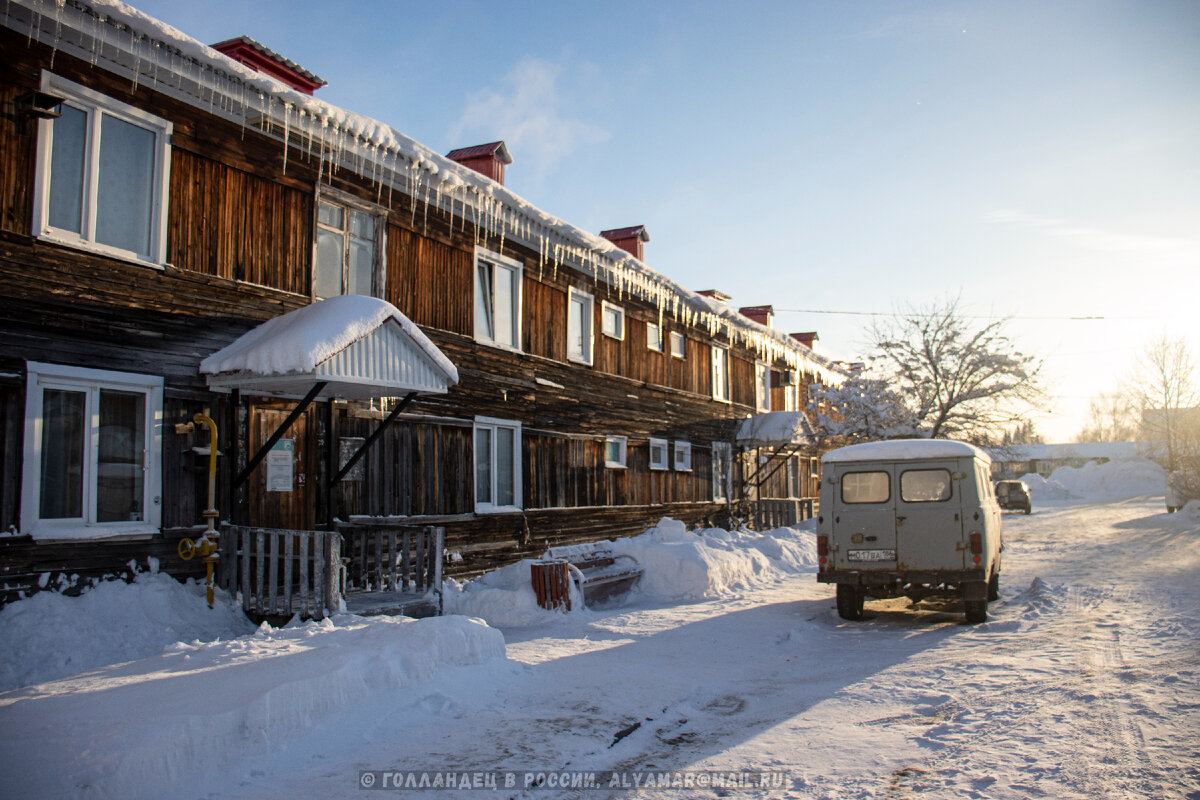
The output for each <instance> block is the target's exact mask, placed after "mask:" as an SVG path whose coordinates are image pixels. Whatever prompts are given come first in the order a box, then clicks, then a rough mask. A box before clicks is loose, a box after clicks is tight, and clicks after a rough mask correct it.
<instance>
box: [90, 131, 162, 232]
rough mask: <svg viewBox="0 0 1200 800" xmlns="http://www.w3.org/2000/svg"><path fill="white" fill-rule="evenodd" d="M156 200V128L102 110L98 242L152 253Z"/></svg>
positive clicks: (97, 214)
mask: <svg viewBox="0 0 1200 800" xmlns="http://www.w3.org/2000/svg"><path fill="white" fill-rule="evenodd" d="M153 204H154V132H153V131H149V130H146V129H145V128H141V127H139V126H137V125H133V124H131V123H129V122H126V121H125V120H122V119H117V118H116V117H113V116H109V115H108V114H105V115H103V116H102V117H101V118H100V175H99V178H98V180H97V187H96V241H97V242H100V243H101V244H108V245H112V246H113V247H120V248H122V249H123V250H132V251H133V252H135V253H138V254H140V255H148V254H149V253H150V221H151V217H152V209H153Z"/></svg>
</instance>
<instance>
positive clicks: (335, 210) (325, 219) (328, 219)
mask: <svg viewBox="0 0 1200 800" xmlns="http://www.w3.org/2000/svg"><path fill="white" fill-rule="evenodd" d="M344 213H345V211H344V210H343V209H342V207H341V206H335V205H333V204H332V203H321V204H320V206H318V208H317V222H320V223H321V224H322V225H328V226H329V227H331V228H336V229H337V230H339V231H340V230H342V229H344V228H345V223H344V221H343V219H342V215H343V214H344Z"/></svg>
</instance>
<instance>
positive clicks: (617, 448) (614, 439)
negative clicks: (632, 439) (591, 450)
mask: <svg viewBox="0 0 1200 800" xmlns="http://www.w3.org/2000/svg"><path fill="white" fill-rule="evenodd" d="M628 445H629V440H628V439H626V438H625V437H624V436H605V437H604V466H606V467H614V468H620V469H624V468H625V467H626V466H627V465H628V463H627V460H626V449H627V447H628Z"/></svg>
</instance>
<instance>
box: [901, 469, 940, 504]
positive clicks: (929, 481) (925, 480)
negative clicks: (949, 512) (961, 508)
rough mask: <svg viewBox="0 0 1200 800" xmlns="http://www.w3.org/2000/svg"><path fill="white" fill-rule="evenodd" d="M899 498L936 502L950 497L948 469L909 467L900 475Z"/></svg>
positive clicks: (914, 501) (919, 501)
mask: <svg viewBox="0 0 1200 800" xmlns="http://www.w3.org/2000/svg"><path fill="white" fill-rule="evenodd" d="M900 499H901V500H903V501H904V502H906V503H936V502H939V501H941V500H949V499H950V471H949V470H945V469H910V470H908V471H907V472H904V473H901V475H900Z"/></svg>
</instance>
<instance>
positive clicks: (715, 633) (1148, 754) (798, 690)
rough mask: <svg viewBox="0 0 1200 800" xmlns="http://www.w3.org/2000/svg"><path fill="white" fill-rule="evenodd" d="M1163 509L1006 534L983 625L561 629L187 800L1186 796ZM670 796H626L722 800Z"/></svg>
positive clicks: (716, 615)
mask: <svg viewBox="0 0 1200 800" xmlns="http://www.w3.org/2000/svg"><path fill="white" fill-rule="evenodd" d="M1161 510H1162V505H1161V500H1134V501H1125V502H1117V503H1109V504H1100V505H1087V506H1062V507H1057V508H1051V509H1046V508H1039V509H1037V511H1036V512H1035V513H1034V515H1033V516H1030V517H1025V516H1019V515H1017V516H1010V515H1006V516H1005V531H1006V541H1007V550H1006V553H1005V575H1004V582H1003V585H1002V589H1001V600H1000V601H999V602H998V603H994V604H992V607H991V619H990V620H989V622H988V623H986V624H984V625H980V626H967V625H964V624H962V617H961V614H960V613H959V610H958V609H957V608H953V607H950V606H945V607H943V608H940V609H939V608H937V607H934V606H929V605H926V606H923V607H920V608H919V609H917V610H911V609H909V608H908V603H907V601H903V600H901V601H889V602H886V603H871V604H869V605H868V608H869V609H872V610H873V613H872V614H871V615H870V617H869V618H868V620H866V621H864V622H861V623H848V622H843V621H842V620H840V619H838V617H837V616H836V613H835V612H834V610H833V603H832V599H831V597H830V592H829V589H828V588H827V587H822V586H818V585H817V584H816V583H815V581H813V579H812V577H811V576H804V577H802V578H796V579H794V580H789V581H787V582H785V583H783V584H781V585H779V586H778V587H776V588H774V589H770V590H766V591H761V592H754V593H752V594H748V595H746V596H741V597H735V598H725V599H721V600H715V601H710V602H702V603H696V604H691V605H686V606H681V607H668V608H661V607H660V608H638V609H636V610H623V611H620V610H618V611H613V612H608V613H603V612H602V613H598V614H596V615H595V616H594V617H593V618H592V619H590V620H589V621H588V622H587V623H586V625H585V626H583V628H584V629H583V630H581V629H580V627H581V623H580V621H579V620H578V619H574V618H573V617H574V616H575V615H572V617H567V618H564V619H563V621H562V622H561V624H560V625H557V626H555V627H554V628H553V629H547V628H546V627H539V628H537V629H527V630H525V631H515V630H512V631H507V632H506V638H507V640H508V655H509V658H510V659H511V660H512V661H513V662H516V664H517V665H523V666H518V667H516V668H514V669H511V670H510V671H509V672H508V674H506V675H504V676H502V677H500V678H498V677H497V676H496V675H495V673H494V672H493V673H491V674H489V675H488V677H487V678H486V679H485V680H482V681H481V682H480V683H478V684H476V685H475V686H474V687H473V688H463V683H462V682H461V681H455V682H453V683H452V684H449V683H448V684H447V686H446V687H445V688H433V689H427V690H426V694H425V695H424V696H423V697H421V698H420V700H419V702H418V704H417V705H416V706H415V707H409V708H407V709H403V710H397V711H396V712H395V714H394V715H390V714H389V715H388V717H389V718H386V719H383V718H381V719H378V720H375V721H373V723H372V724H370V725H366V726H363V727H359V728H356V729H342V730H339V731H337V732H336V733H331V732H329V731H325V732H324V733H323V734H322V735H321V736H319V737H314V739H313V741H312V742H308V743H302V742H297V743H296V744H297V746H296V747H291V748H289V750H288V752H287V753H286V754H282V755H281V756H280V757H279V758H278V759H277V760H276V761H275V763H274V764H273V763H272V762H271V761H268V762H267V763H266V764H262V765H255V767H254V769H253V771H252V772H247V771H246V769H245V768H243V769H242V771H241V774H240V775H239V777H238V782H239V783H241V785H240V786H233V785H230V786H226V787H221V788H219V789H218V790H217V791H215V792H214V793H213V794H211V795H205V794H204V793H203V792H201V793H200V795H202V796H211V797H219V798H226V797H230V798H232V797H238V798H240V797H256V796H264V792H266V793H271V794H275V795H277V796H289V795H290V796H295V797H310V796H313V797H315V796H321V797H354V798H360V799H361V798H362V797H363V794H362V790H360V789H359V788H358V786H357V780H358V777H359V774H360V771H362V770H389V769H406V770H411V769H429V770H443V771H444V770H455V771H475V770H479V771H495V770H512V771H514V772H516V773H517V776H518V786H517V788H516V789H515V790H511V791H508V792H505V791H504V789H503V787H501V788H500V789H499V790H498V791H497V792H496V794H498V795H499V796H518V797H523V796H529V797H553V796H576V793H574V792H555V791H552V790H550V789H546V788H542V789H533V790H529V791H523V790H522V787H521V784H522V782H523V780H524V776H525V774H526V773H530V772H534V773H536V772H543V771H545V772H552V771H561V770H585V771H601V770H611V769H618V770H638V769H659V770H684V769H688V770H717V771H725V772H727V771H740V770H770V771H781V772H784V773H786V775H787V779H786V781H785V782H784V786H783V787H782V788H778V789H772V790H769V791H762V792H758V793H757V794H758V795H760V796H777V797H803V798H810V797H811V798H829V799H830V800H833V798H838V800H843V799H844V798H858V797H864V798H865V797H872V798H900V797H914V796H920V797H922V798H942V797H944V798H960V797H986V798H1028V797H1048V798H1075V797H1078V798H1085V797H1086V798H1097V797H1101V798H1105V797H1111V798H1129V797H1167V798H1197V797H1200V794H1198V792H1200V687H1198V681H1197V675H1198V673H1200V650H1198V645H1200V637H1198V635H1197V632H1198V630H1200V622H1198V618H1200V530H1197V525H1196V523H1195V522H1194V521H1193V522H1187V521H1186V520H1185V519H1184V518H1182V517H1180V516H1179V515H1175V516H1172V517H1167V516H1165V515H1162V514H1161ZM585 637H586V638H585ZM410 702H411V701H410ZM381 716H383V715H382V714H381ZM635 724H637V727H636V728H634V729H633V730H632V731H630V728H632V727H633V726H634V725H635ZM621 734H624V735H623V736H621ZM618 737H621V738H620V739H619V741H616V743H615V744H614V740H616V739H617V738H618ZM331 740H332V741H333V746H332V747H330V742H331ZM318 741H319V742H320V744H318ZM681 791H682V790H678V789H669V790H668V789H653V790H646V789H643V790H641V791H640V792H639V793H638V796H645V797H664V798H666V797H670V798H679V797H681V796H684V795H685V794H686V795H687V796H714V797H715V796H721V795H722V794H726V793H717V792H714V791H708V792H705V791H702V790H688V791H685V792H683V794H681ZM388 794H390V795H395V794H397V793H396V792H388ZM400 794H404V795H408V794H409V793H404V792H402V793H400ZM453 794H454V793H445V795H439V796H450V795H453ZM458 794H459V795H461V796H468V795H472V794H474V795H477V794H478V792H459V793H458ZM606 794H609V793H606V792H605V791H587V792H582V793H578V796H585V797H603V796H605V795H606ZM611 794H620V792H614V793H611ZM735 794H738V795H741V796H745V795H746V794H747V793H746V792H736V793H735ZM750 794H751V795H753V794H755V793H753V792H752V793H750ZM411 796H428V795H427V794H424V795H423V794H422V793H419V792H414V793H412V794H411Z"/></svg>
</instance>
